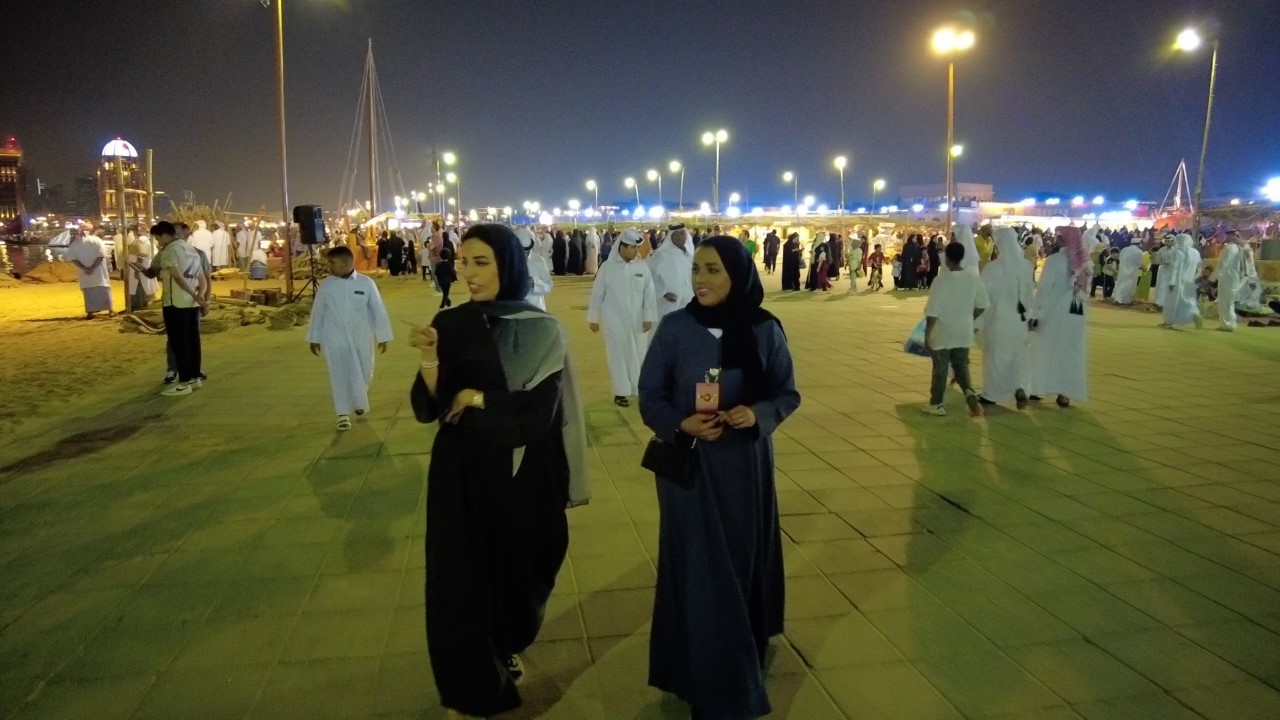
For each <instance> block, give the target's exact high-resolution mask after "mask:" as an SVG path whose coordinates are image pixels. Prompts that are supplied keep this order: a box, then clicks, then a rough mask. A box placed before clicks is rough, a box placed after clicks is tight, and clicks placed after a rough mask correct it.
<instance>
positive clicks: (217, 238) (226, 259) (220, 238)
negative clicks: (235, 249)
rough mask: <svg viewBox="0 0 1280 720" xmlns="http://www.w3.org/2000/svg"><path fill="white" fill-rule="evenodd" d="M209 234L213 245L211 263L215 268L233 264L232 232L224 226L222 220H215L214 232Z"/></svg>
mask: <svg viewBox="0 0 1280 720" xmlns="http://www.w3.org/2000/svg"><path fill="white" fill-rule="evenodd" d="M209 235H210V237H209V242H210V245H212V251H211V252H210V253H209V263H210V264H212V265H213V267H214V269H215V270H217V269H219V268H224V267H227V266H228V265H230V264H231V233H229V232H227V229H226V228H225V227H223V225H222V221H221V220H214V221H213V232H212V233H210V234H209Z"/></svg>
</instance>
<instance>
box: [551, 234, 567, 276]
mask: <svg viewBox="0 0 1280 720" xmlns="http://www.w3.org/2000/svg"><path fill="white" fill-rule="evenodd" d="M568 268H569V239H568V238H566V237H565V236H564V231H563V230H557V231H556V235H555V238H554V239H552V241H551V274H552V275H564V274H565V273H566V272H568Z"/></svg>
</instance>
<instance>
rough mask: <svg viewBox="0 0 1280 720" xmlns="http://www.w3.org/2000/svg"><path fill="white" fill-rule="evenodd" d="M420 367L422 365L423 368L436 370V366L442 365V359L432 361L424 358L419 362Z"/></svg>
mask: <svg viewBox="0 0 1280 720" xmlns="http://www.w3.org/2000/svg"><path fill="white" fill-rule="evenodd" d="M419 367H421V368H422V369H423V370H435V369H436V368H438V367H440V361H439V360H432V361H431V362H427V361H425V360H424V361H422V362H421V363H419Z"/></svg>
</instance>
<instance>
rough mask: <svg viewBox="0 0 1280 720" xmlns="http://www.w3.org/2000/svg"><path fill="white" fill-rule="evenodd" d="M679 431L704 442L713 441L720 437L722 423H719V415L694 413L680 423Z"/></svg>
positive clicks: (722, 430) (722, 427)
mask: <svg viewBox="0 0 1280 720" xmlns="http://www.w3.org/2000/svg"><path fill="white" fill-rule="evenodd" d="M680 431H681V432H683V433H684V434H685V435H690V436H693V437H695V438H697V439H699V440H702V441H704V442H714V441H716V440H718V439H720V435H721V434H722V433H723V432H724V425H722V424H721V422H720V416H719V415H704V414H703V413H696V414H694V415H690V416H689V417H687V418H685V419H684V420H683V421H682V422H681V423H680Z"/></svg>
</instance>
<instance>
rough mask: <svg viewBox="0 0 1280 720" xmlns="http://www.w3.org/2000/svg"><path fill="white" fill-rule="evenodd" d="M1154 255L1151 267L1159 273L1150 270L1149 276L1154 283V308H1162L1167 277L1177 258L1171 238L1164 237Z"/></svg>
mask: <svg viewBox="0 0 1280 720" xmlns="http://www.w3.org/2000/svg"><path fill="white" fill-rule="evenodd" d="M1155 255H1156V259H1155V262H1153V263H1152V265H1153V266H1156V267H1159V268H1160V272H1158V273H1157V272H1156V271H1155V270H1152V271H1151V276H1152V278H1153V279H1154V281H1155V283H1156V288H1155V290H1156V307H1161V308H1163V307H1164V302H1165V298H1166V297H1167V296H1168V294H1169V277H1170V275H1171V274H1172V273H1173V263H1174V260H1175V259H1176V257H1177V251H1176V250H1175V249H1174V247H1173V236H1171V235H1166V236H1164V239H1163V240H1161V241H1160V247H1159V248H1157V249H1156V253H1155Z"/></svg>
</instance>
